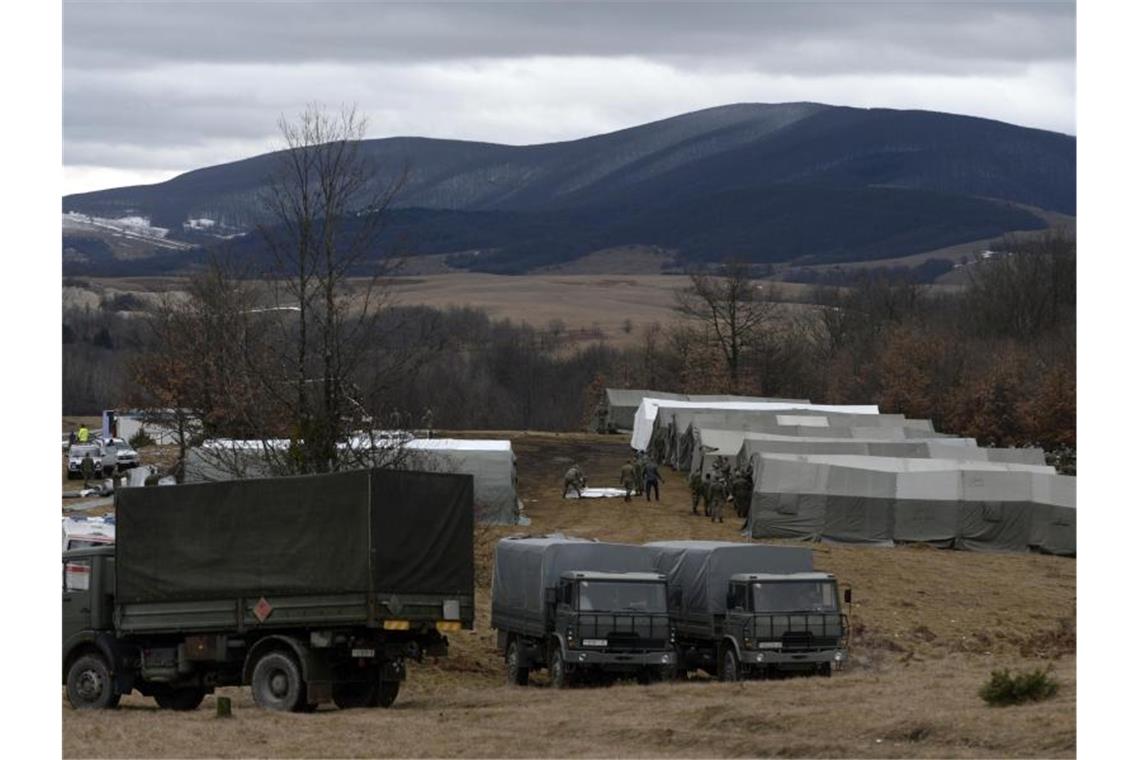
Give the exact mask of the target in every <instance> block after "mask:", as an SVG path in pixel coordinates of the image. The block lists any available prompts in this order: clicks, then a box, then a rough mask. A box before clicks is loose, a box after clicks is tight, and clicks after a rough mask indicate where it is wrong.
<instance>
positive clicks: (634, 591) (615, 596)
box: [578, 581, 665, 612]
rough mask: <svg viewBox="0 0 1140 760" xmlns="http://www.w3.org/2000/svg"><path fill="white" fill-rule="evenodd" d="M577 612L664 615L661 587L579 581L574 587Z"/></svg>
mask: <svg viewBox="0 0 1140 760" xmlns="http://www.w3.org/2000/svg"><path fill="white" fill-rule="evenodd" d="M578 610H579V611H580V612H631V611H632V612H665V584H664V583H622V582H620V581H582V582H581V583H579V584H578Z"/></svg>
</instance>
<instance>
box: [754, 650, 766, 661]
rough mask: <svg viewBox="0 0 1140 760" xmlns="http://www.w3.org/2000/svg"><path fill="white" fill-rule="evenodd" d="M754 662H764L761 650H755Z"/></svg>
mask: <svg viewBox="0 0 1140 760" xmlns="http://www.w3.org/2000/svg"><path fill="white" fill-rule="evenodd" d="M756 662H764V653H763V652H757V653H756Z"/></svg>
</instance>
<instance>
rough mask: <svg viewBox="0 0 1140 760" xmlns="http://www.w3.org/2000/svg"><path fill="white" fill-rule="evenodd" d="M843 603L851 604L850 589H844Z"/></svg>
mask: <svg viewBox="0 0 1140 760" xmlns="http://www.w3.org/2000/svg"><path fill="white" fill-rule="evenodd" d="M843 603H844V604H851V589H849V588H845V589H843Z"/></svg>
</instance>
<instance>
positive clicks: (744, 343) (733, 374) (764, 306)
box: [676, 261, 777, 391]
mask: <svg viewBox="0 0 1140 760" xmlns="http://www.w3.org/2000/svg"><path fill="white" fill-rule="evenodd" d="M676 309H677V311H678V312H680V313H681V315H682V316H684V317H685V318H687V319H689V320H692V321H694V322H696V323H698V324H699V325H700V326H701V327H702V328H703V329H704V330H705V331H706V332H707V333H708V334H709V336H710V337H711V340H712V342H713V343H714V345H715V346H716V348H717V349H718V352H719V353H720V355H721V356H722V358H723V359H724V366H725V370H726V371H727V373H728V380H729V384H730V385H731V387H732V390H733V391H736V390H737V389H738V388H739V386H740V381H741V369H742V363H743V356H744V354H745V352H747V350H748V347H749V346H750V345H753V344H755V343H756V341H757V337H758V336H759V334H760V333H761V332H762V331H763V330H764V329H765V328H766V327H767V326H768V325H769V324H770V323H771V322H772V320H773V319H774V318H775V316H776V310H777V304H776V303H775V302H774V301H773V300H771V297H768V298H765V294H764V293H763V291H762V286H760V285H759V284H758V283H757V282H756V281H755V280H753V278H752V272H751V267H750V266H749V265H748V264H747V263H745V262H740V261H729V262H726V263H724V264H722V265H721V266H720V268H719V269H718V270H717V271H715V272H714V273H712V274H709V273H707V272H703V271H693V272H690V273H689V287H687V288H684V289H682V290H679V291H678V292H677V304H676Z"/></svg>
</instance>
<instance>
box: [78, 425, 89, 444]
mask: <svg viewBox="0 0 1140 760" xmlns="http://www.w3.org/2000/svg"><path fill="white" fill-rule="evenodd" d="M90 435H91V432H90V431H89V430H88V429H87V426H86V425H80V426H79V432H78V433H76V435H75V437H76V438H77V439H78V440H79V442H80V443H87V439H88V437H90Z"/></svg>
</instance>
